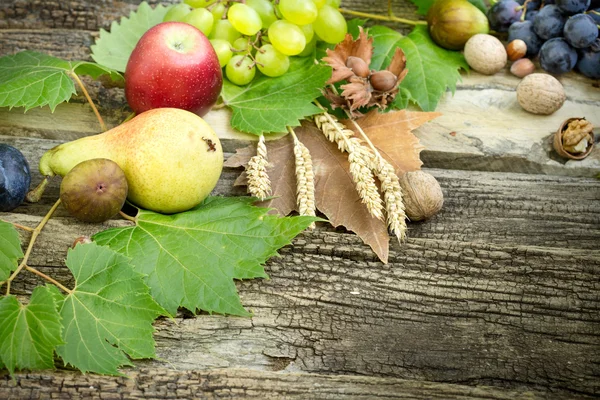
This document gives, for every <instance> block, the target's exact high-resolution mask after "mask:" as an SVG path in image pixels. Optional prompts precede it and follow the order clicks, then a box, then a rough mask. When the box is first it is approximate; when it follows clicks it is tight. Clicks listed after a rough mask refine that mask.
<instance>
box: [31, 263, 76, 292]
mask: <svg viewBox="0 0 600 400" xmlns="http://www.w3.org/2000/svg"><path fill="white" fill-rule="evenodd" d="M25 269H26V270H27V271H29V272H31V273H34V274H36V275H37V276H40V277H42V278H44V279H45V280H47V281H48V282H50V283H52V284H54V285H56V286H58V287H59V288H60V289H61V290H62V291H63V292H66V293H69V294H73V291H72V290H71V289H69V288H68V287H66V286H64V285H62V284H61V283H60V282H58V281H57V280H56V279H54V278H51V277H49V276H48V275H46V274H45V273H43V272H41V271H38V270H37V269H35V268H33V267H30V266H29V265H26V266H25Z"/></svg>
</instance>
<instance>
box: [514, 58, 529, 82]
mask: <svg viewBox="0 0 600 400" xmlns="http://www.w3.org/2000/svg"><path fill="white" fill-rule="evenodd" d="M533 71H535V65H534V64H533V62H531V60H530V59H529V58H521V59H519V60H517V61H515V62H514V63H513V64H512V65H511V66H510V72H511V73H512V74H513V75H514V76H516V77H518V78H524V77H526V76H527V75H529V74H532V73H533Z"/></svg>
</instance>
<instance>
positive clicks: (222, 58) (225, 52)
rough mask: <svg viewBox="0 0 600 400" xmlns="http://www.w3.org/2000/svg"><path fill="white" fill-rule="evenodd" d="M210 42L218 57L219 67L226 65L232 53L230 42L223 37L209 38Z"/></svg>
mask: <svg viewBox="0 0 600 400" xmlns="http://www.w3.org/2000/svg"><path fill="white" fill-rule="evenodd" d="M210 44H212V47H213V49H215V53H217V58H218V59H219V65H220V66H221V68H223V67H224V66H226V65H227V63H228V62H229V60H231V57H232V56H233V53H232V51H231V44H230V43H229V42H228V41H226V40H223V39H211V40H210Z"/></svg>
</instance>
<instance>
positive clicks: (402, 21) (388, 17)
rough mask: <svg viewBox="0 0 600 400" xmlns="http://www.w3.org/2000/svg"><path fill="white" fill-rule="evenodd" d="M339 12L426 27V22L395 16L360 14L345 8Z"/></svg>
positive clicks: (360, 12)
mask: <svg viewBox="0 0 600 400" xmlns="http://www.w3.org/2000/svg"><path fill="white" fill-rule="evenodd" d="M340 12H341V13H342V14H348V15H353V16H355V17H363V18H370V19H378V20H380V21H389V22H399V23H401V24H406V25H427V21H416V20H412V19H406V18H400V17H396V16H395V15H388V16H386V15H379V14H371V13H366V12H362V11H354V10H348V9H346V8H340Z"/></svg>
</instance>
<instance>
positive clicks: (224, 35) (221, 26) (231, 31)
mask: <svg viewBox="0 0 600 400" xmlns="http://www.w3.org/2000/svg"><path fill="white" fill-rule="evenodd" d="M240 36H242V34H241V33H239V32H238V31H236V30H235V28H234V27H233V26H232V25H231V22H229V21H228V20H226V19H219V20H217V21H215V24H214V25H213V28H212V32H211V34H210V39H223V40H226V41H228V42H229V43H233V42H235V40H236V39H237V38H239V37H240Z"/></svg>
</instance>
